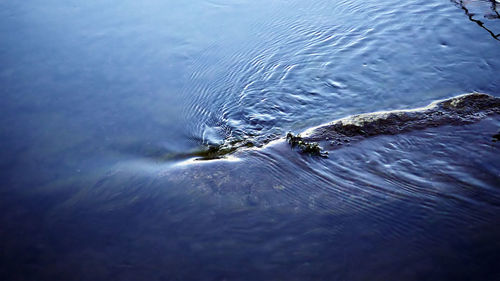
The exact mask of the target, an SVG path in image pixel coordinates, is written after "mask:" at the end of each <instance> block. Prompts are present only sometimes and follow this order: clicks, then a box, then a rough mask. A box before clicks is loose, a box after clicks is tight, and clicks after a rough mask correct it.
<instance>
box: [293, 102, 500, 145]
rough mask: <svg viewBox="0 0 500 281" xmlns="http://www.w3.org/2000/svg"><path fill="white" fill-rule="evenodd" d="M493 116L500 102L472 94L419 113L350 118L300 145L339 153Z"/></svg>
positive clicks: (319, 129)
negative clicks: (376, 139) (379, 139)
mask: <svg viewBox="0 0 500 281" xmlns="http://www.w3.org/2000/svg"><path fill="white" fill-rule="evenodd" d="M491 114H500V98H497V97H493V96H491V95H488V94H482V93H469V94H464V95H460V96H457V97H454V98H450V99H446V100H440V101H435V102H433V103H431V104H430V105H428V106H426V107H421V108H416V109H409V110H394V111H381V112H374V113H365V114H358V115H354V116H349V117H346V118H342V119H339V120H336V121H333V122H331V123H328V124H324V125H321V126H318V127H315V128H312V129H309V130H307V131H306V132H304V133H303V134H301V137H300V141H302V142H303V143H320V144H322V145H324V144H326V145H327V147H328V148H329V149H335V148H337V147H340V146H342V145H345V143H350V142H353V141H359V140H361V139H364V138H367V137H371V136H377V135H394V134H399V133H404V132H409V131H413V130H421V129H425V128H429V127H437V126H442V125H462V124H469V123H473V122H477V121H479V120H481V119H483V118H484V117H486V116H488V115H491Z"/></svg>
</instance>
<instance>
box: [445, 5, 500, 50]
mask: <svg viewBox="0 0 500 281" xmlns="http://www.w3.org/2000/svg"><path fill="white" fill-rule="evenodd" d="M452 1H453V2H454V3H455V4H457V5H458V6H460V8H462V10H464V11H465V14H466V15H467V16H468V17H469V20H471V21H473V22H475V23H477V25H479V26H480V27H482V28H483V29H484V30H486V31H488V33H489V34H490V35H491V36H492V37H493V38H495V39H496V40H500V28H499V27H500V23H498V20H500V14H499V12H498V8H497V5H500V4H497V0H469V1H464V0H460V1H457V0H452ZM485 20H486V21H487V23H485V22H484V21H485ZM492 20H497V21H496V22H492ZM495 24H496V25H495ZM490 25H491V26H490ZM495 27H496V28H495Z"/></svg>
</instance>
